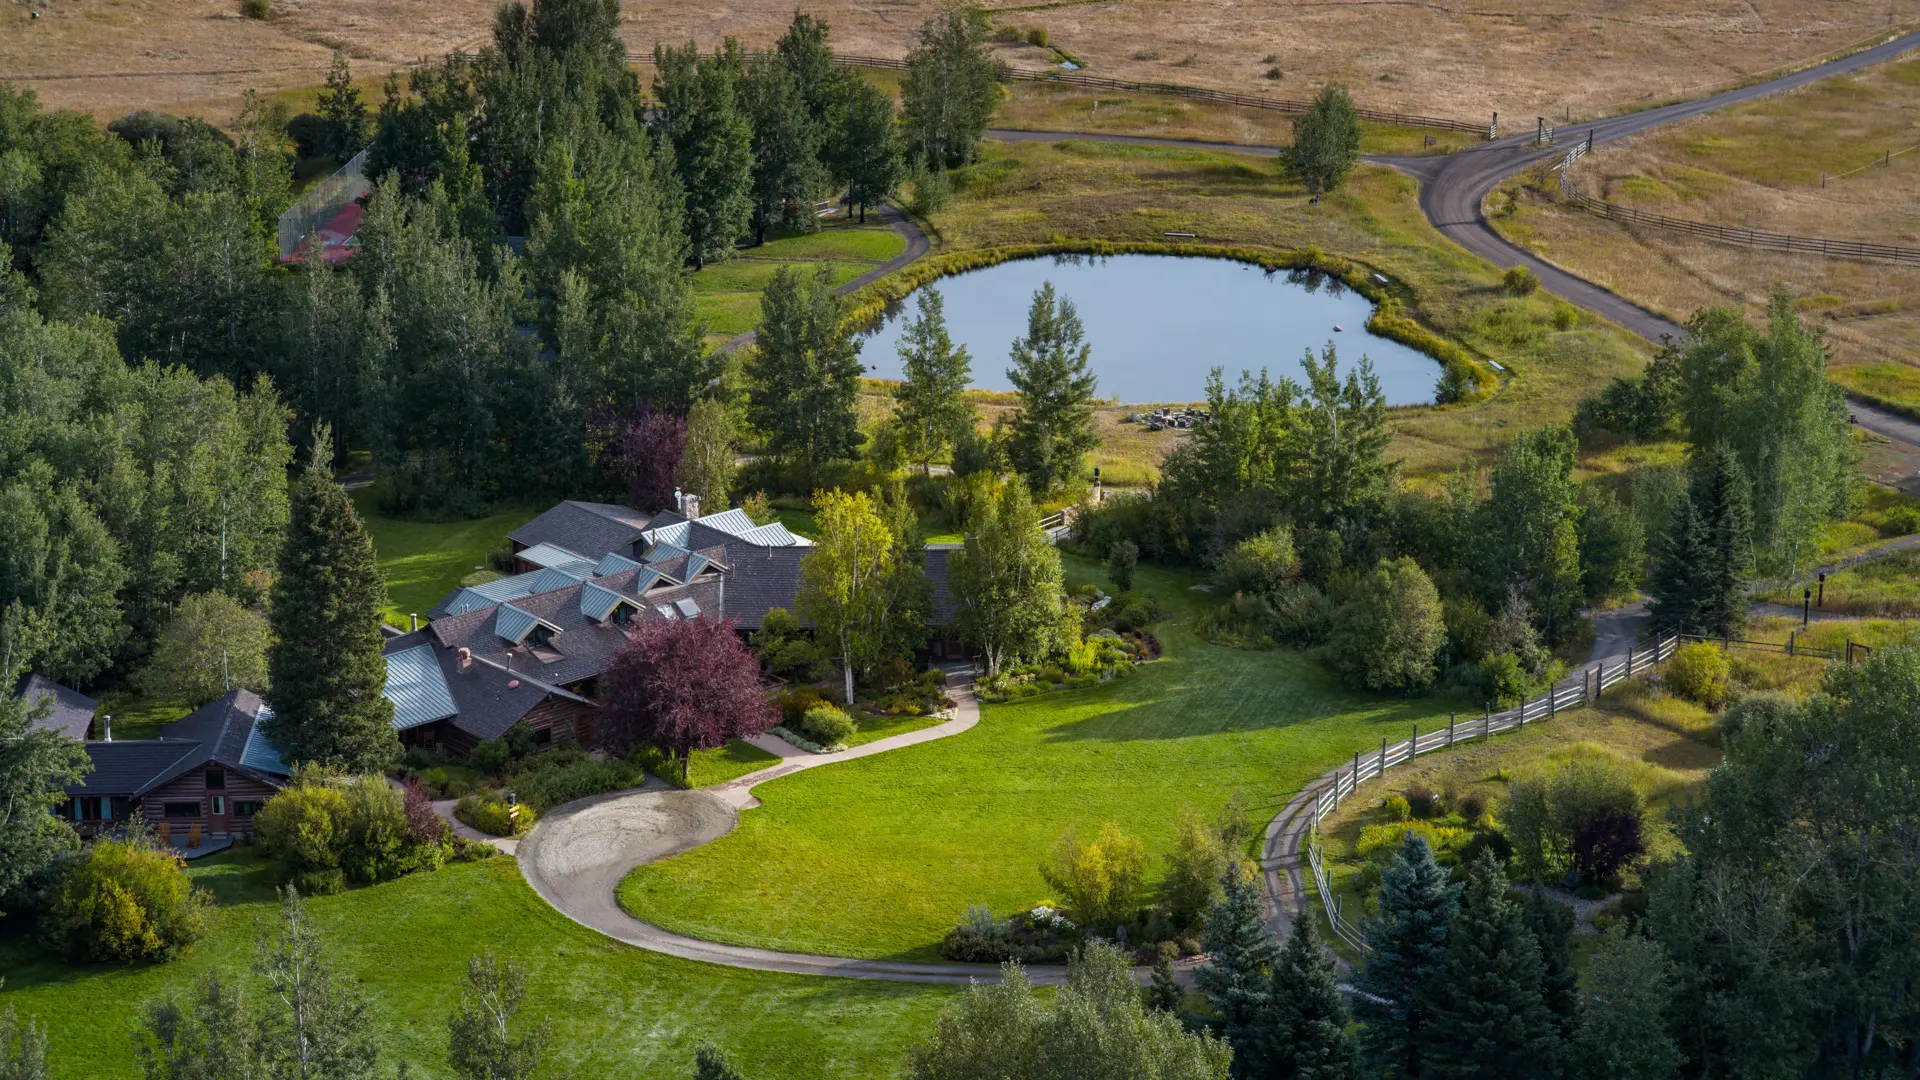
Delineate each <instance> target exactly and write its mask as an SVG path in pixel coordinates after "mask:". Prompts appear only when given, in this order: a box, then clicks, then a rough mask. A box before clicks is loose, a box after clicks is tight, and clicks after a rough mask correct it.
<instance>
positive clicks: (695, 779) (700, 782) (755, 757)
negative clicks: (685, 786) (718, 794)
mask: <svg viewBox="0 0 1920 1080" xmlns="http://www.w3.org/2000/svg"><path fill="white" fill-rule="evenodd" d="M779 760H780V759H779V758H777V757H775V756H774V755H772V754H769V753H767V752H766V751H765V750H762V749H760V748H759V747H757V746H755V745H753V744H752V743H750V742H744V741H742V740H740V739H734V740H731V741H730V742H728V743H727V744H726V745H725V746H716V747H714V748H713V749H711V750H695V751H694V752H693V755H692V757H691V759H690V760H689V762H688V767H687V779H688V780H690V781H692V783H693V786H694V787H697V788H702V787H712V786H714V785H715V784H724V783H726V782H727V781H729V780H737V779H739V778H740V777H742V776H745V775H747V774H748V773H750V772H759V771H760V770H761V769H764V768H766V767H767V766H769V765H772V764H774V763H775V762H777V761H779Z"/></svg>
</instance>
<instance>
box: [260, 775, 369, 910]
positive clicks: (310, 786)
mask: <svg viewBox="0 0 1920 1080" xmlns="http://www.w3.org/2000/svg"><path fill="white" fill-rule="evenodd" d="M253 828H254V832H255V834H256V835H257V836H258V837H259V840H260V846H261V848H262V849H264V850H265V851H266V854H267V857H268V858H270V859H272V860H273V861H274V862H275V863H276V864H278V868H279V871H280V874H281V876H282V877H284V878H286V879H288V880H290V881H292V882H293V884H294V887H295V888H297V889H299V890H300V892H301V893H303V894H305V895H308V896H313V895H323V894H326V893H333V892H339V891H340V887H341V885H342V884H343V879H342V877H341V872H340V851H341V849H342V848H343V847H345V846H346V839H347V796H346V792H344V791H342V790H341V789H340V788H338V787H335V786H333V785H332V784H329V783H326V782H325V781H323V780H301V781H297V782H295V783H294V784H293V785H291V786H289V787H287V788H285V789H284V790H282V791H281V792H280V794H278V795H275V796H274V797H273V798H271V799H268V800H267V805H265V806H263V807H261V808H260V813H258V814H257V815H255V816H254V819H253Z"/></svg>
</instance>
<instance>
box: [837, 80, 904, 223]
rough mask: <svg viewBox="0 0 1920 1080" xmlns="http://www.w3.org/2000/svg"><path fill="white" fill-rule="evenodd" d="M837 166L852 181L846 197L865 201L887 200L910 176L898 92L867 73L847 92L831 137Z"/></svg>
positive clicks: (868, 203) (862, 203)
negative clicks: (891, 91)
mask: <svg viewBox="0 0 1920 1080" xmlns="http://www.w3.org/2000/svg"><path fill="white" fill-rule="evenodd" d="M828 153H829V155H830V156H831V157H832V159H833V166H834V170H835V171H836V172H837V173H838V174H839V175H840V177H841V179H843V180H845V181H846V183H847V198H848V199H850V200H851V201H853V202H854V203H857V204H858V205H859V207H860V220H861V221H862V222H865V221H866V220H867V207H868V206H871V205H874V204H876V203H883V202H886V201H887V200H888V199H891V198H893V195H894V192H896V191H898V190H900V185H901V183H902V182H904V181H905V180H906V178H907V148H906V144H905V143H904V142H902V141H901V138H900V125H899V123H898V121H897V120H896V119H895V117H894V111H893V98H892V96H891V95H889V94H888V93H887V92H886V91H885V90H882V89H880V88H879V87H877V86H875V85H873V84H872V83H870V82H867V81H865V80H864V79H863V80H861V81H859V82H857V83H855V84H854V86H853V89H852V91H851V93H850V94H849V95H848V97H847V101H846V105H845V107H844V113H843V119H842V122H841V123H839V124H838V125H836V130H835V133H834V135H833V136H831V137H830V138H829V140H828Z"/></svg>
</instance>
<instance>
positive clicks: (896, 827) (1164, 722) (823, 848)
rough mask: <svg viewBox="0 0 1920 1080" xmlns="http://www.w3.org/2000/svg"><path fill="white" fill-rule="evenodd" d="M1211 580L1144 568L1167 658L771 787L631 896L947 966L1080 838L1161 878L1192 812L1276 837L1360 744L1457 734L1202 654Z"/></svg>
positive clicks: (1327, 681) (1036, 888)
mask: <svg viewBox="0 0 1920 1080" xmlns="http://www.w3.org/2000/svg"><path fill="white" fill-rule="evenodd" d="M1069 566H1070V569H1071V576H1072V577H1073V578H1074V579H1076V580H1085V581H1095V582H1099V581H1104V576H1105V575H1104V571H1102V570H1101V569H1100V568H1099V567H1097V566H1095V565H1094V564H1092V563H1090V562H1087V561H1084V560H1078V559H1069ZM1194 580H1195V579H1193V578H1191V577H1190V576H1188V575H1184V574H1179V573H1173V572H1168V571H1163V570H1157V569H1142V570H1141V571H1140V577H1139V587H1143V588H1146V589H1148V590H1150V591H1152V592H1153V593H1154V594H1155V595H1157V596H1159V597H1160V598H1161V599H1162V600H1163V602H1166V603H1168V604H1169V606H1170V607H1171V608H1172V609H1173V612H1174V615H1175V621H1173V622H1169V623H1166V624H1163V625H1162V627H1161V639H1162V641H1163V642H1165V644H1166V657H1165V658H1164V659H1163V660H1161V661H1159V662H1156V663H1154V664H1150V665H1147V666H1146V667H1145V668H1143V669H1142V670H1141V672H1140V673H1139V674H1137V675H1135V676H1134V677H1133V678H1130V679H1125V680H1120V681H1117V682H1112V683H1107V684H1105V685H1103V686H1100V687H1096V688H1092V689H1088V690H1081V691H1065V692H1060V693H1054V694H1048V695H1045V696H1043V697H1039V698H1034V699H1029V700H1027V701H1023V702H1018V703H1013V704H1007V705H989V706H986V707H984V709H983V714H982V718H981V722H980V724H979V725H978V726H977V727H975V728H973V729H972V730H971V731H968V732H966V733H964V734H961V735H957V736H953V737H951V738H948V739H942V740H938V741H936V742H931V743H925V744H921V745H918V746H913V747H907V748H904V749H900V750H895V751H892V752H889V753H886V754H879V755H875V756H874V757H871V758H864V759H860V760H857V761H849V762H846V763H844V764H837V765H834V766H831V767H828V768H823V769H816V770H813V771H810V772H806V773H801V774H798V775H795V776H791V777H786V778H783V779H781V780H778V781H774V782H772V783H769V784H766V785H764V786H762V787H759V788H756V789H755V792H754V794H755V795H756V796H757V797H758V798H759V799H760V801H761V804H762V805H761V807H760V808H759V809H756V810H753V811H750V812H748V813H746V814H744V815H742V816H741V819H740V825H739V827H738V828H737V829H735V830H734V832H733V833H732V834H730V835H728V836H727V837H725V838H723V839H721V840H719V841H717V842H715V843H713V844H710V845H708V846H706V847H703V848H700V849H697V850H695V851H691V852H688V853H686V854H683V855H680V856H677V857H675V858H673V859H669V860H666V861H664V862H661V863H656V864H654V865H651V866H647V867H643V868H641V869H640V870H638V871H636V872H635V873H634V874H633V875H632V876H631V877H629V878H628V879H627V881H626V882H625V883H624V884H623V886H622V889H621V901H622V903H623V904H624V905H625V906H626V907H627V909H628V910H629V911H631V912H633V913H634V914H635V915H637V916H639V917H641V918H644V919H647V920H648V921H651V922H655V923H658V924H660V925H662V926H665V927H667V928H669V929H672V930H675V931H678V932H680V933H685V934H690V935H692V936H695V937H700V938H706V939H709V940H715V941H724V942H731V943H736V944H749V945H759V946H765V947H770V948H777V949H785V950H795V951H805V952H818V953H827V954H832V955H840V956H859V957H897V958H912V959H920V960H926V959H933V958H935V957H936V956H937V947H938V944H939V940H940V938H941V936H942V935H943V934H944V933H945V932H946V930H947V929H948V928H950V927H951V926H952V925H953V924H954V922H955V920H957V919H958V918H959V917H960V915H961V914H962V912H963V911H964V910H965V909H966V907H967V905H969V904H973V903H983V904H986V905H987V906H989V907H990V908H992V909H993V910H995V911H996V912H999V913H1001V914H1005V913H1008V912H1010V911H1013V910H1017V909H1020V908H1023V907H1026V906H1028V905H1031V904H1034V903H1036V902H1038V901H1040V900H1043V899H1046V898H1048V896H1049V890H1048V888H1047V886H1046V884H1045V883H1044V882H1043V881H1042V880H1041V878H1040V875H1039V871H1038V866H1039V863H1040V861H1041V859H1043V858H1044V857H1045V856H1046V854H1047V853H1048V851H1049V850H1050V849H1051V848H1052V847H1053V845H1054V843H1055V842H1056V840H1057V839H1058V838H1059V836H1060V835H1061V833H1062V832H1063V831H1064V830H1065V829H1067V828H1069V827H1072V828H1076V829H1079V830H1080V831H1082V832H1083V833H1089V832H1091V831H1094V830H1097V829H1099V828H1100V827H1101V826H1102V825H1103V824H1105V823H1108V822H1112V823H1114V824H1117V825H1119V826H1120V827H1121V828H1122V829H1124V830H1126V831H1127V832H1128V833H1131V834H1133V835H1135V836H1138V837H1139V838H1141V840H1143V841H1144V842H1145V844H1146V847H1147V850H1148V852H1149V854H1150V855H1151V856H1152V857H1153V859H1154V869H1153V877H1154V878H1156V879H1157V878H1158V877H1159V876H1160V873H1161V867H1160V862H1161V857H1162V856H1163V855H1164V853H1165V852H1166V851H1167V850H1168V848H1169V846H1170V844H1171V839H1172V832H1173V825H1174V818H1175V815H1176V814H1177V813H1178V812H1179V810H1180V808H1181V807H1183V806H1193V807H1196V808H1198V809H1201V810H1204V811H1206V812H1209V813H1211V812H1213V811H1215V810H1217V809H1218V807H1219V806H1220V805H1221V804H1222V803H1223V802H1224V801H1225V800H1226V798H1227V797H1228V795H1229V794H1230V793H1231V792H1233V791H1235V790H1239V791H1242V792H1244V794H1245V797H1246V798H1247V800H1248V804H1249V806H1250V807H1251V808H1252V811H1253V815H1254V817H1255V818H1256V819H1257V823H1258V824H1261V825H1264V824H1265V822H1266V820H1267V819H1268V818H1270V817H1271V816H1272V815H1273V814H1275V813H1276V812H1278V810H1279V809H1280V807H1281V806H1282V805H1283V804H1284V803H1285V802H1286V801H1287V800H1288V799H1289V798H1291V797H1292V796H1293V794H1294V793H1295V792H1296V791H1298V790H1299V788H1300V786H1301V785H1302V784H1303V783H1305V782H1306V781H1307V780H1308V779H1310V778H1311V777H1313V776H1316V775H1318V774H1319V773H1321V772H1323V771H1325V770H1326V769H1327V768H1328V767H1329V766H1331V765H1332V764H1334V763H1335V762H1338V761H1342V760H1345V759H1347V758H1348V757H1351V756H1352V754H1353V752H1354V751H1356V750H1360V749H1363V748H1366V747H1369V746H1373V747H1377V746H1378V745H1379V741H1380V739H1381V738H1382V737H1393V738H1400V737H1402V736H1403V735H1404V734H1405V733H1406V732H1407V731H1409V730H1410V729H1411V727H1412V725H1413V724H1415V723H1421V724H1422V725H1423V726H1426V725H1433V724H1435V723H1437V722H1444V717H1445V715H1446V713H1445V710H1444V708H1442V707H1441V706H1439V705H1438V704H1437V703H1435V702H1433V701H1422V700H1406V699H1388V698H1374V697H1367V696H1362V695H1355V694H1353V693H1350V692H1349V691H1347V690H1345V689H1343V688H1341V687H1340V686H1339V685H1338V684H1337V683H1335V682H1334V681H1333V679H1332V678H1331V677H1330V676H1329V675H1328V674H1327V673H1326V672H1325V671H1324V670H1322V669H1321V668H1320V667H1319V666H1318V665H1317V664H1314V663H1312V662H1311V661H1309V660H1307V659H1306V658H1305V657H1303V656H1301V655H1300V654H1297V653H1290V652H1249V651H1235V650H1230V649H1224V648H1219V647H1215V646H1211V645H1207V644H1204V643H1202V642H1201V641H1200V640H1199V639H1198V638H1197V637H1196V636H1195V635H1194V634H1193V632H1192V631H1191V629H1189V628H1188V626H1187V625H1185V620H1186V619H1188V618H1190V617H1191V615H1192V614H1193V613H1194V612H1195V611H1197V610H1199V609H1200V608H1201V607H1203V606H1204V605H1205V604H1206V603H1208V602H1210V600H1211V598H1209V597H1206V596H1205V595H1204V594H1199V593H1193V592H1189V591H1187V586H1188V585H1189V584H1190V583H1192V582H1193V581H1194ZM1436 718H1441V719H1439V720H1436Z"/></svg>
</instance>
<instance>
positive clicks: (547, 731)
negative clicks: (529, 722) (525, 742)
mask: <svg viewBox="0 0 1920 1080" xmlns="http://www.w3.org/2000/svg"><path fill="white" fill-rule="evenodd" d="M552 743H553V729H552V728H544V727H543V728H541V729H540V730H539V731H536V732H534V733H533V744H534V745H535V746H550V745H552Z"/></svg>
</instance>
